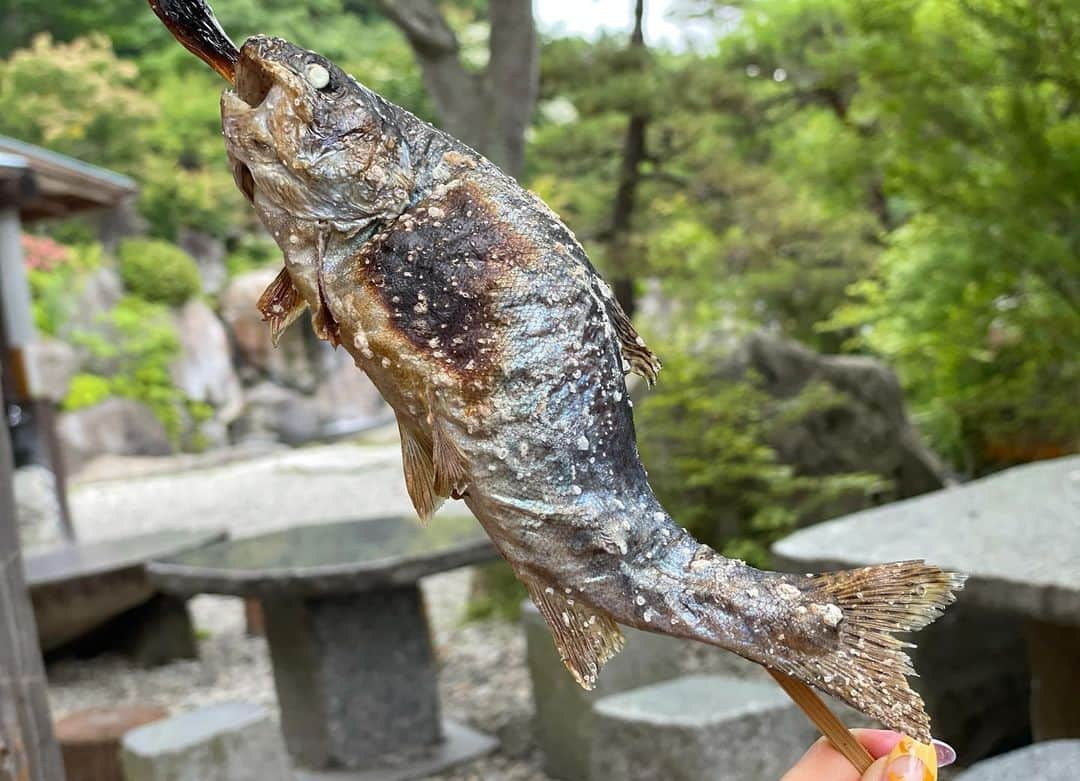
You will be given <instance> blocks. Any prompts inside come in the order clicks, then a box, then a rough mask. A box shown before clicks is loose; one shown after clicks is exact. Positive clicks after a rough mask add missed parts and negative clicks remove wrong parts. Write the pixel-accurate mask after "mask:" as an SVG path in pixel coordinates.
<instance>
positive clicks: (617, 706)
mask: <svg viewBox="0 0 1080 781" xmlns="http://www.w3.org/2000/svg"><path fill="white" fill-rule="evenodd" d="M815 738H816V733H815V731H814V729H813V727H812V726H811V725H810V723H809V722H808V721H807V720H806V718H805V717H804V716H803V715H802V714H801V713H800V712H799V710H798V709H797V708H796V707H795V705H794V704H792V702H791V701H790V700H789V699H788V698H787V696H786V695H785V694H784V693H783V692H782V691H781V690H780V689H779V687H777V686H776V685H775V684H773V683H770V682H765V681H761V682H759V681H747V680H741V679H738V678H731V677H727V676H718V675H693V676H686V677H683V678H678V679H675V680H673V681H668V682H665V683H659V684H655V685H652V686H646V687H643V688H640V689H635V690H633V691H629V692H624V693H621V694H615V695H612V696H610V697H605V698H603V699H601V700H599V701H598V702H597V703H596V705H595V721H594V729H593V743H592V750H591V778H592V779H595V781H600V780H601V779H614V778H618V779H620V781H655V780H656V779H664V781H700V780H701V779H706V778H716V779H719V778H724V779H727V778H730V779H739V781H776V779H778V778H780V777H781V776H783V775H784V773H786V772H787V770H789V769H790V768H791V766H792V765H793V764H794V763H795V762H796V761H798V759H799V757H801V756H802V754H803V753H804V752H805V751H806V748H807V746H809V745H810V743H811V742H813V740H814V739H815Z"/></svg>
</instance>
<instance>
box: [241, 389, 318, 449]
mask: <svg viewBox="0 0 1080 781" xmlns="http://www.w3.org/2000/svg"><path fill="white" fill-rule="evenodd" d="M322 433H323V424H322V421H321V419H320V417H319V410H318V405H317V404H316V402H315V400H314V399H312V398H311V397H310V396H305V395H304V394H302V393H299V392H298V391H295V390H292V389H291V388H285V387H282V386H281V385H275V384H274V383H272V382H261V383H259V384H258V385H256V386H255V387H253V388H249V389H248V390H247V391H246V392H245V394H244V401H243V405H242V407H241V410H240V414H239V415H238V416H237V418H236V419H235V420H234V421H233V422H232V423H231V424H230V425H229V438H230V439H231V440H232V441H233V442H235V443H248V442H259V441H274V442H285V443H287V444H291V445H299V444H302V443H304V442H310V441H311V440H313V439H317V438H319V437H320V436H321V435H322Z"/></svg>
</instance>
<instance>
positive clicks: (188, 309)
mask: <svg viewBox="0 0 1080 781" xmlns="http://www.w3.org/2000/svg"><path fill="white" fill-rule="evenodd" d="M175 321H176V333H177V335H178V336H179V338H180V355H179V356H178V357H177V358H176V359H175V360H174V361H173V363H172V365H171V366H170V367H169V368H170V373H171V375H172V380H173V382H174V383H175V384H176V386H177V387H178V388H180V389H181V390H182V391H183V392H184V393H185V394H186V395H187V396H188V398H190V399H193V400H195V401H202V402H206V403H207V404H210V405H211V406H212V407H214V408H215V409H216V410H217V413H218V414H217V417H218V418H219V419H220V420H222V421H224V422H226V423H227V422H228V421H230V420H232V419H233V418H235V417H236V416H237V415H238V414H239V413H240V407H241V405H242V403H243V398H242V393H243V392H242V390H241V388H240V378H239V377H238V376H237V374H236V370H235V369H234V368H233V362H232V348H231V346H230V344H229V337H228V334H227V333H226V331H225V326H224V325H223V324H222V322H221V321H220V320H219V319H218V317H217V315H215V314H214V312H213V311H212V310H211V309H210V307H208V306H207V305H206V304H204V303H203V302H202V301H200V300H198V299H192V300H191V301H188V302H187V303H186V304H184V306H183V307H181V308H180V310H179V311H177V312H176V314H175Z"/></svg>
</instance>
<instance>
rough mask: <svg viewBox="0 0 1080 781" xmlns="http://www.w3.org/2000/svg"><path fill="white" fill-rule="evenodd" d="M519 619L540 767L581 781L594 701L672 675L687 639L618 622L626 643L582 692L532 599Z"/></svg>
mask: <svg viewBox="0 0 1080 781" xmlns="http://www.w3.org/2000/svg"><path fill="white" fill-rule="evenodd" d="M521 623H522V627H523V629H524V630H525V641H526V659H527V662H528V665H529V676H530V678H531V679H532V687H533V702H534V703H535V707H536V719H535V728H536V740H537V742H538V743H539V745H540V748H541V749H542V750H543V752H544V770H545V772H547V774H548V775H550V776H553V777H555V778H559V779H563V781H585V779H587V778H588V775H589V747H590V743H591V740H592V722H593V703H595V702H596V701H597V700H599V699H601V698H603V697H606V696H608V695H611V694H616V693H618V692H622V691H626V690H628V689H636V688H638V687H640V686H645V685H646V684H650V683H657V682H659V681H665V680H669V679H671V678H674V677H676V676H677V675H678V674H679V656H680V646H681V645H682V644H683V643H686V642H688V641H685V640H679V639H677V638H673V637H665V636H663V635H656V634H651V633H648V632H639V631H637V630H635V629H629V628H626V627H622V631H623V634H624V636H625V637H626V646H625V647H624V648H623V650H622V651H620V652H619V653H618V654H616V655H615V657H614V658H613V659H612V660H611V661H609V662H608V663H607V664H606V665H605V666H604V669H603V671H602V672H601V673H600V677H599V680H598V681H597V683H596V688H595V689H593V690H592V691H586V690H585V689H582V688H581V687H580V686H579V685H578V684H577V683H576V682H575V681H574V679H573V677H571V675H570V673H568V672H567V670H566V667H565V665H563V663H562V660H561V659H560V658H559V653H558V651H557V650H556V649H555V643H554V641H553V640H552V638H551V630H550V629H548V625H547V622H545V621H544V618H543V616H541V615H540V611H538V610H537V609H536V606H535V605H534V604H533V603H532V601H531V600H526V601H525V603H524V604H523V605H522V610H521Z"/></svg>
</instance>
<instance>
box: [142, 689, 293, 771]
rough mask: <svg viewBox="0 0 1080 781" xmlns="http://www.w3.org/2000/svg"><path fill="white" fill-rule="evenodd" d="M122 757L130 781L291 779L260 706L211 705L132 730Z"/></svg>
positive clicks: (275, 734)
mask: <svg viewBox="0 0 1080 781" xmlns="http://www.w3.org/2000/svg"><path fill="white" fill-rule="evenodd" d="M121 761H122V764H123V766H124V778H125V779H126V781H289V780H290V778H291V771H290V770H289V766H288V762H287V761H286V758H285V750H284V746H283V745H282V742H281V736H280V734H279V733H278V730H277V726H276V725H275V724H274V722H273V720H272V719H271V717H270V713H269V712H268V711H267V710H266V709H265V708H263V707H262V706H259V705H254V704H252V703H245V702H230V703H223V704H220V705H212V706H210V707H206V708H200V709H199V710H195V711H192V712H190V713H186V714H183V715H181V716H176V717H173V718H171V719H165V720H163V721H158V722H155V723H153V724H149V725H147V726H145V727H139V728H138V729H135V730H132V731H131V732H129V733H127V735H125V736H124V738H123V741H122V749H121Z"/></svg>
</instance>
